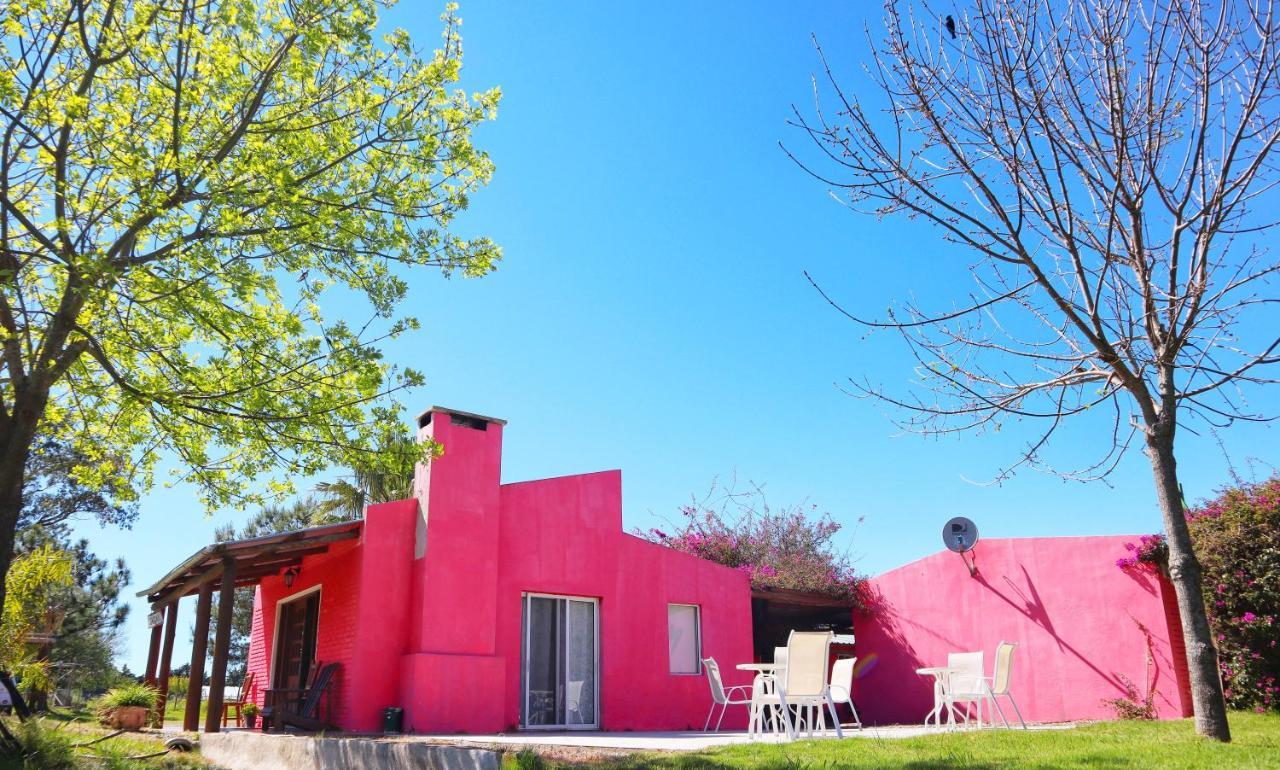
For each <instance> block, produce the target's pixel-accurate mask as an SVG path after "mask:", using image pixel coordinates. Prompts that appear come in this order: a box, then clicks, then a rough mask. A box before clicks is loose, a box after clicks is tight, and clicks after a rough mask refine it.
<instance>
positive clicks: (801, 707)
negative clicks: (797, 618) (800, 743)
mask: <svg viewBox="0 0 1280 770" xmlns="http://www.w3.org/2000/svg"><path fill="white" fill-rule="evenodd" d="M830 659H831V632H830V631H822V632H817V631H792V632H791V636H790V638H789V639H788V640H787V668H786V670H785V671H783V672H782V673H781V674H780V675H779V676H778V677H776V678H775V681H774V692H772V693H761V694H759V695H757V696H756V702H754V703H753V704H752V708H753V710H754V709H763V708H766V707H771V706H777V707H778V709H777V710H778V711H780V712H781V715H782V723H783V725H784V726H785V727H786V731H787V737H788V738H790V739H792V740H795V739H796V738H797V737H799V730H798V728H797V724H802V725H804V726H806V728H807V731H808V733H809V736H810V737H812V736H813V733H814V728H815V727H816V728H817V729H818V730H825V729H826V726H827V717H826V711H824V709H826V710H829V711H830V712H831V720H832V722H834V723H835V729H836V737H839V738H843V737H844V732H843V731H842V730H841V729H840V718H839V717H838V716H836V706H835V704H834V703H832V702H831V686H830V683H829V682H828V681H827V662H828V661H829V660H830ZM792 708H796V709H798V712H797V714H796V718H794V719H793V718H792V714H791V709H792ZM806 712H807V713H806Z"/></svg>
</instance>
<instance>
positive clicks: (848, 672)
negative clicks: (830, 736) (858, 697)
mask: <svg viewBox="0 0 1280 770" xmlns="http://www.w3.org/2000/svg"><path fill="white" fill-rule="evenodd" d="M857 662H858V659H857V658H840V659H839V660H837V661H836V662H835V663H833V664H831V682H830V690H831V702H832V703H836V704H840V703H847V704H849V710H850V711H852V712H853V722H851V723H850V724H848V725H844V726H845V727H856V728H858V729H859V730H861V729H862V717H860V716H858V707H857V706H855V705H853V665H854V664H855V663H857Z"/></svg>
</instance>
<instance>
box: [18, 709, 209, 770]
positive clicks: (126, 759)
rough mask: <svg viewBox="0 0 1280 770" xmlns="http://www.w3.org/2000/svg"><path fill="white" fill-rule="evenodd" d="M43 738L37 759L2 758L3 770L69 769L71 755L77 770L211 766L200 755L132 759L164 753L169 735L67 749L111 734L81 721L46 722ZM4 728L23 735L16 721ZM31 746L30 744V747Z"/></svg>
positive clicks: (122, 738)
mask: <svg viewBox="0 0 1280 770" xmlns="http://www.w3.org/2000/svg"><path fill="white" fill-rule="evenodd" d="M40 723H41V738H40V739H39V741H38V743H37V744H36V746H37V749H36V750H37V752H39V756H38V757H29V758H28V762H27V763H26V764H24V763H23V758H21V757H0V770H34V769H36V768H45V767H53V768H58V769H59V770H61V768H63V767H66V765H65V764H63V761H64V760H65V759H66V757H67V756H68V754H70V755H72V756H74V758H75V761H76V764H75V767H76V768H81V767H83V768H86V770H88V769H89V768H95V769H96V768H103V767H106V768H109V769H110V770H209V768H210V766H209V764H208V763H207V762H205V761H204V759H202V758H201V757H200V754H199V753H192V754H180V753H173V752H171V753H169V754H166V755H163V756H160V757H154V758H152V759H131V758H130V757H133V756H138V755H143V754H152V753H155V752H157V751H162V750H163V749H164V740H165V739H168V738H171V737H173V736H172V735H170V734H167V735H161V734H160V733H154V732H144V733H130V734H126V735H121V736H118V737H115V738H111V739H109V740H106V741H103V742H101V743H98V744H96V745H94V746H91V747H90V746H81V747H75V746H68V744H77V743H81V744H82V743H86V742H89V741H92V740H94V739H95V738H99V737H102V736H104V735H107V734H108V733H110V732H111V731H110V730H107V729H105V728H102V727H99V726H97V725H95V724H90V723H87V722H78V721H65V720H63V721H59V720H57V719H43V720H40ZM5 725H6V726H8V728H9V729H10V731H12V732H13V733H15V734H19V735H21V733H20V728H19V726H18V721H17V720H16V719H6V720H5ZM27 746H28V747H30V746H31V744H30V743H28V744H27Z"/></svg>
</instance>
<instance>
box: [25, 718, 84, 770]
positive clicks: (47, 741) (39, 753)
mask: <svg viewBox="0 0 1280 770" xmlns="http://www.w3.org/2000/svg"><path fill="white" fill-rule="evenodd" d="M17 738H18V743H21V744H22V767H23V769H24V770H75V768H76V767H77V765H76V759H75V750H74V749H73V748H72V746H71V743H72V741H71V739H70V738H69V737H68V736H67V735H66V734H65V733H61V732H58V731H57V730H51V729H49V728H48V726H47V725H46V724H45V721H44V720H43V719H28V720H27V721H25V722H22V723H21V724H20V725H19V726H18V730H17Z"/></svg>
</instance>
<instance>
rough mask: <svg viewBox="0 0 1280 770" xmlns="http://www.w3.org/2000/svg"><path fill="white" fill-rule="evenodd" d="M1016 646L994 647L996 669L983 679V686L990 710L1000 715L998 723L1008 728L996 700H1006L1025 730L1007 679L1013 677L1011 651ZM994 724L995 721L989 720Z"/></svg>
mask: <svg viewBox="0 0 1280 770" xmlns="http://www.w3.org/2000/svg"><path fill="white" fill-rule="evenodd" d="M1017 648H1018V645H1016V644H1014V643H1013V642H1000V644H999V645H997V646H996V669H995V671H994V672H993V673H992V675H991V676H990V677H984V678H983V684H984V685H985V686H986V690H987V699H988V700H989V701H990V702H991V706H992V708H994V709H995V712H996V713H997V714H999V715H1000V721H1001V722H1003V723H1004V726H1005V727H1006V728H1007V727H1009V720H1008V719H1005V717H1004V709H1002V708H1000V701H998V700H997V698H1008V699H1009V702H1010V703H1012V704H1013V713H1014V714H1016V715H1017V717H1018V721H1019V722H1020V723H1021V724H1022V729H1023V730H1025V729H1027V723H1026V720H1024V719H1023V718H1022V711H1021V710H1019V709H1018V702H1017V701H1015V700H1014V699H1013V695H1012V694H1011V693H1010V692H1009V679H1010V678H1011V677H1012V675H1013V651H1014V650H1015V649H1017ZM991 723H992V724H993V725H994V724H995V719H994V718H993V719H992V720H991Z"/></svg>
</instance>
